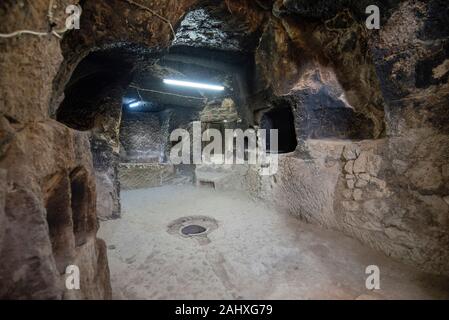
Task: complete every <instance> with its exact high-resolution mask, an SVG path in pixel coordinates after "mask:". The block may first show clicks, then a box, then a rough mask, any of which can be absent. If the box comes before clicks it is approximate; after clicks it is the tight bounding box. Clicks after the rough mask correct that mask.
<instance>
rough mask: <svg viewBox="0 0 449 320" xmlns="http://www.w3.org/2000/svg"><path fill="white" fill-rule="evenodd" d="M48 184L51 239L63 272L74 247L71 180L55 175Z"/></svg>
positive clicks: (59, 268) (48, 220) (56, 259)
mask: <svg viewBox="0 0 449 320" xmlns="http://www.w3.org/2000/svg"><path fill="white" fill-rule="evenodd" d="M47 185H48V187H46V188H45V189H46V192H45V193H46V194H47V199H46V206H45V207H46V210H47V223H48V229H49V234H50V241H51V246H52V251H53V257H54V259H55V262H56V267H57V268H58V271H59V272H60V273H61V274H62V273H63V272H64V271H65V267H66V265H67V262H68V261H70V255H71V250H72V249H73V247H74V243H73V229H72V226H73V225H72V219H71V214H70V191H69V181H68V178H67V176H55V177H53V178H51V179H49V181H48V183H47Z"/></svg>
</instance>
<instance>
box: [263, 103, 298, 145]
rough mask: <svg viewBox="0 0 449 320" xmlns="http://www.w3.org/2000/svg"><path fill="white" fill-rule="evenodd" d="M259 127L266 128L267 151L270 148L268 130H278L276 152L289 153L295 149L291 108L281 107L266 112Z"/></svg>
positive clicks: (296, 143) (294, 132)
mask: <svg viewBox="0 0 449 320" xmlns="http://www.w3.org/2000/svg"><path fill="white" fill-rule="evenodd" d="M261 129H266V130H267V139H266V141H267V151H268V152H270V150H271V147H272V146H271V140H270V131H269V130H272V129H277V130H278V153H289V152H293V151H295V150H296V147H297V145H298V141H297V138H296V130H295V121H294V116H293V112H292V110H291V108H289V107H281V108H275V109H272V110H270V111H268V112H266V113H265V114H264V115H263V117H262V120H261Z"/></svg>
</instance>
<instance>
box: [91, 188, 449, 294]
mask: <svg viewBox="0 0 449 320" xmlns="http://www.w3.org/2000/svg"><path fill="white" fill-rule="evenodd" d="M122 205H123V217H122V219H120V220H115V221H107V222H102V223H101V228H100V232H99V236H100V237H101V238H103V239H105V240H106V242H107V243H108V247H109V250H108V256H109V266H110V269H111V277H112V286H113V291H114V298H116V299H441V298H446V299H448V298H449V281H448V279H444V278H438V277H432V276H428V275H425V274H422V273H420V272H417V271H415V270H413V269H411V268H409V267H406V266H403V265H401V264H399V263H397V262H395V261H393V260H391V259H389V258H387V257H386V256H384V255H382V254H380V253H377V252H375V251H373V250H371V249H369V248H367V247H365V246H363V245H361V244H360V243H359V242H358V241H356V240H353V239H350V238H348V237H345V236H344V235H342V234H340V233H336V232H332V231H328V230H322V229H320V228H318V227H314V226H311V225H307V224H304V223H302V222H300V221H298V220H297V219H296V218H293V217H290V216H287V215H283V214H279V213H277V212H274V211H272V210H270V209H269V208H267V207H265V206H264V205H263V203H260V202H259V203H256V202H253V201H252V200H250V199H249V198H248V197H247V196H245V195H244V194H242V193H223V192H217V191H214V190H212V189H207V188H195V187H191V186H165V187H161V188H153V189H144V190H137V191H126V192H122ZM198 215H199V216H207V217H210V218H213V219H216V220H217V222H218V228H217V229H215V230H214V231H212V232H211V233H210V234H209V235H208V241H205V238H202V239H200V241H199V240H196V239H193V238H184V237H182V236H181V235H180V234H177V233H173V232H172V233H170V232H168V231H169V230H168V226H169V225H170V224H171V223H172V222H173V221H174V220H176V219H179V218H182V217H188V216H198ZM368 265H377V266H379V268H380V271H381V289H380V290H378V291H368V290H367V289H366V288H365V279H366V277H367V276H366V275H365V268H366V267H367V266H368Z"/></svg>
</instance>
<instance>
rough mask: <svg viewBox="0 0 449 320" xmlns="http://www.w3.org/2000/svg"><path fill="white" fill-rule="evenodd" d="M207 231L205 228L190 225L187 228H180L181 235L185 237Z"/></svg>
mask: <svg viewBox="0 0 449 320" xmlns="http://www.w3.org/2000/svg"><path fill="white" fill-rule="evenodd" d="M206 231H207V229H206V228H204V227H202V226H199V225H197V224H190V225H188V226H185V227H182V228H181V233H182V234H183V235H185V236H196V235H200V234H203V233H205V232H206Z"/></svg>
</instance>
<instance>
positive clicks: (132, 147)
mask: <svg viewBox="0 0 449 320" xmlns="http://www.w3.org/2000/svg"><path fill="white" fill-rule="evenodd" d="M161 120H162V119H161V115H160V113H153V112H130V111H127V112H125V113H124V116H123V121H122V123H121V129H120V142H121V144H122V146H123V150H122V152H123V153H126V156H125V157H122V159H121V161H122V162H138V163H139V162H140V163H143V162H156V163H157V162H159V161H163V159H164V156H165V146H166V144H165V141H164V140H165V139H166V137H168V136H169V132H168V130H167V129H168V128H167V126H164V125H163V121H161ZM164 128H165V130H163V129H164Z"/></svg>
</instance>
